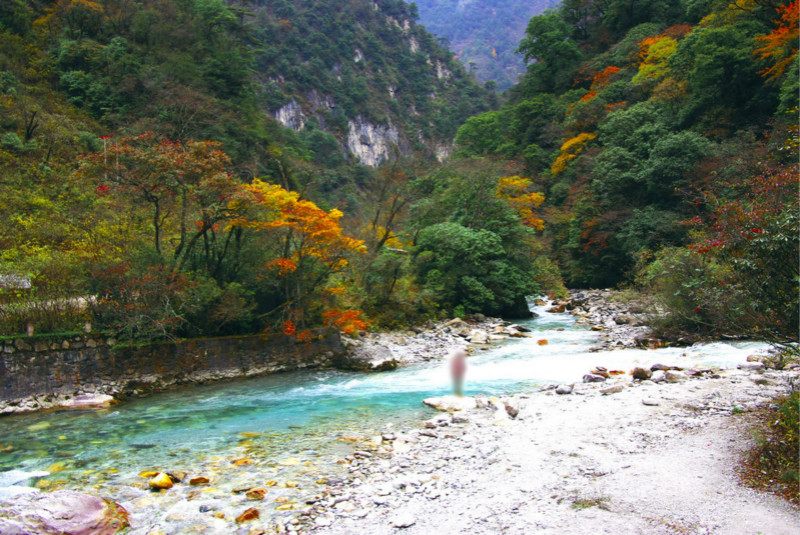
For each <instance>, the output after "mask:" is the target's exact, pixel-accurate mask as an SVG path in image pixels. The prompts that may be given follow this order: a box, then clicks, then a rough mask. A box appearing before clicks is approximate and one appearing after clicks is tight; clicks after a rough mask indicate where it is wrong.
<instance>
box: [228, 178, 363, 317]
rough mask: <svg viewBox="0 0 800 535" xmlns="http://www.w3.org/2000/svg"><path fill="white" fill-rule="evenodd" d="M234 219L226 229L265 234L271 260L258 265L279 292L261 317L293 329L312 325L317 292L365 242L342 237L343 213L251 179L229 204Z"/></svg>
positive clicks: (318, 296)
mask: <svg viewBox="0 0 800 535" xmlns="http://www.w3.org/2000/svg"><path fill="white" fill-rule="evenodd" d="M228 207H229V209H230V210H231V211H232V212H234V213H236V214H237V216H236V217H235V218H234V219H232V220H231V221H230V223H229V225H230V227H231V228H243V229H250V230H254V231H256V232H259V233H266V234H268V235H269V238H271V239H270V243H271V246H272V248H273V250H272V253H273V254H274V255H275V257H274V258H273V259H272V260H270V261H269V262H267V263H266V264H265V265H264V266H262V279H263V280H264V281H265V282H266V283H267V284H273V285H274V286H275V287H276V289H277V290H278V291H279V297H278V303H277V305H276V306H275V307H273V308H272V309H270V310H268V311H266V312H265V313H264V314H263V316H269V315H277V316H279V317H280V318H282V319H283V320H284V321H285V322H291V324H292V325H300V326H303V325H308V324H310V323H313V318H310V317H309V316H310V313H318V312H320V310H319V309H320V308H321V307H320V305H321V304H322V303H320V301H319V298H320V295H321V294H320V292H321V290H322V286H323V285H324V284H325V283H326V282H327V280H328V279H329V277H330V276H331V275H332V274H335V273H338V272H340V271H342V270H343V269H344V268H345V267H346V266H347V264H348V261H347V256H348V255H349V254H351V253H355V252H364V244H363V242H362V241H360V240H356V239H353V238H350V237H347V236H345V235H344V233H343V231H342V228H341V226H340V225H339V219H340V218H341V217H342V212H340V211H339V210H336V209H333V210H330V211H327V212H326V211H325V210H322V209H320V208H319V207H317V206H316V205H315V204H314V203H313V202H311V201H308V200H303V199H301V198H300V196H299V194H298V193H296V192H292V191H287V190H285V189H283V188H281V187H280V186H277V185H275V184H268V183H266V182H263V181H261V180H258V179H255V180H253V182H252V183H250V184H244V185H242V186H241V188H240V192H239V193H237V195H236V196H235V197H234V198H233V199H231V201H230V202H229V203H228Z"/></svg>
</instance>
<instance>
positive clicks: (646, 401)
mask: <svg viewBox="0 0 800 535" xmlns="http://www.w3.org/2000/svg"><path fill="white" fill-rule="evenodd" d="M642 405H647V406H648V407H657V406H658V405H661V402H660V401H658V400H656V399H651V398H644V399H643V400H642Z"/></svg>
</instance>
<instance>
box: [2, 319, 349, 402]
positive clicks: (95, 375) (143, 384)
mask: <svg viewBox="0 0 800 535" xmlns="http://www.w3.org/2000/svg"><path fill="white" fill-rule="evenodd" d="M314 335H315V338H314V339H313V340H312V341H310V342H305V343H302V342H298V341H297V340H296V339H295V338H294V337H291V336H286V335H283V334H271V335H258V336H232V337H223V338H201V339H190V340H182V341H178V342H163V343H158V344H152V345H147V346H141V347H120V346H115V345H114V343H115V341H114V340H113V339H110V338H108V337H107V336H103V335H95V334H84V335H76V336H72V337H69V338H65V339H45V338H36V337H34V338H25V337H20V338H17V339H14V340H7V341H4V342H1V343H0V414H8V413H13V412H24V411H31V410H39V409H42V408H50V407H54V406H59V405H68V404H69V400H70V399H71V398H73V397H75V396H76V395H80V394H86V393H89V394H92V393H102V394H110V395H112V396H115V397H119V396H126V395H138V394H143V393H146V392H149V391H156V390H160V389H163V388H166V387H169V386H171V385H178V384H190V383H205V382H210V381H217V380H221V379H231V378H236V377H251V376H256V375H266V374H270V373H276V372H282V371H291V370H298V369H303V368H317V367H324V366H330V365H333V364H334V363H335V361H336V359H337V358H339V357H340V356H341V354H342V352H343V346H342V342H341V339H340V337H339V333H338V332H337V331H333V330H319V331H315V332H314Z"/></svg>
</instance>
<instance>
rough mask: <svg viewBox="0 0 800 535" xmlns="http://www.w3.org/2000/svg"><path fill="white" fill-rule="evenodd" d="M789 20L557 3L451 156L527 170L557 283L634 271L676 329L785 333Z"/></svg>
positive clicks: (719, 4) (794, 321)
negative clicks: (517, 71)
mask: <svg viewBox="0 0 800 535" xmlns="http://www.w3.org/2000/svg"><path fill="white" fill-rule="evenodd" d="M797 22H798V3H797V2H769V1H752V0H747V1H745V0H740V1H738V2H735V3H731V2H727V1H713V0H712V1H700V2H682V1H677V0H667V1H644V2H633V3H632V2H617V1H615V0H609V1H599V0H566V1H564V2H562V4H561V6H560V7H559V8H558V9H555V10H552V11H548V12H545V13H543V14H541V15H539V16H536V17H533V18H532V19H531V21H530V23H529V24H528V28H527V32H526V37H525V39H523V41H522V43H521V44H520V50H521V51H522V52H524V54H525V57H526V60H527V61H528V63H529V65H528V73H527V75H526V77H525V79H524V80H523V81H522V82H521V83H520V84H519V85H517V86H516V87H514V88H513V90H512V95H513V96H512V98H511V101H510V102H509V103H508V104H506V105H504V106H503V107H502V108H501V109H500V110H498V111H494V112H489V113H486V114H483V115H479V116H477V117H474V118H471V119H469V120H468V121H467V123H466V124H465V125H464V126H463V127H462V128H461V129H460V130H459V132H458V137H457V141H458V144H459V147H460V151H461V154H462V155H463V156H466V157H475V156H483V157H491V158H494V159H499V160H501V161H502V160H510V161H515V162H519V163H520V164H521V165H523V166H524V173H525V174H526V175H527V176H529V177H531V178H532V179H533V184H534V187H535V188H537V189H538V190H539V191H541V192H543V193H544V194H545V195H546V197H547V200H546V201H545V204H544V205H543V206H542V215H541V217H542V218H543V219H544V221H545V230H544V235H543V242H544V243H546V244H547V246H548V247H549V248H550V251H551V253H552V256H553V258H554V259H555V260H556V261H557V263H558V265H559V267H560V269H561V272H562V273H563V275H564V277H565V279H566V281H567V283H568V284H569V285H571V286H578V287H586V286H590V287H591V286H595V287H596V286H610V285H616V284H620V283H626V282H627V283H630V282H632V281H634V280H636V281H637V282H639V283H641V284H642V285H644V286H645V287H647V288H650V289H651V290H653V291H655V292H656V293H657V294H658V295H660V296H662V298H663V301H664V304H665V305H666V306H668V307H669V309H670V310H671V311H672V314H671V315H670V318H669V321H670V322H671V325H672V328H677V329H685V330H687V331H689V332H692V333H697V332H706V333H708V332H720V331H722V332H728V333H738V334H742V333H746V334H750V335H753V336H757V337H764V336H766V337H768V338H771V339H775V340H781V341H784V342H791V341H796V340H797V325H798V315H797V280H798V270H797V258H798V232H797V231H798V226H797V210H796V208H797V198H798V197H797V193H798V189H797V187H798V170H797V160H798V152H797V148H798V136H797V113H798V110H797V98H798V59H797V39H798V29H797V28H798V26H797ZM795 350H796V349H795Z"/></svg>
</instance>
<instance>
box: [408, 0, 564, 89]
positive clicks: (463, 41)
mask: <svg viewBox="0 0 800 535" xmlns="http://www.w3.org/2000/svg"><path fill="white" fill-rule="evenodd" d="M557 3H558V2H557V0H527V1H526V0H508V1H505V2H496V1H494V0H415V1H414V4H416V6H417V8H418V10H419V19H420V23H421V24H423V25H425V28H426V29H427V30H428V31H430V32H432V33H434V34H435V35H437V36H439V37H442V38H444V39H446V40H447V42H449V45H450V48H451V49H452V50H453V52H455V54H456V57H458V59H459V60H461V62H462V63H464V65H467V66H468V68H469V69H471V70H472V71H473V72H474V73H475V75H476V76H477V77H478V80H480V81H481V82H488V81H490V80H492V81H494V83H495V87H496V88H497V89H499V90H501V91H502V90H505V89H508V88H509V87H511V86H512V85H514V84H515V83H516V82H517V79H518V77H519V76H520V75H521V74H522V73H524V72H525V63H524V61H523V59H522V56H521V55H520V54H517V53H516V50H517V47H518V46H519V42H520V41H521V40H522V38H523V37H524V36H525V28H526V26H527V25H528V20H529V19H530V18H531V17H532V16H533V15H538V14H539V13H541V12H542V11H544V10H545V9H547V8H549V7H553V6H554V5H556V4H557Z"/></svg>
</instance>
